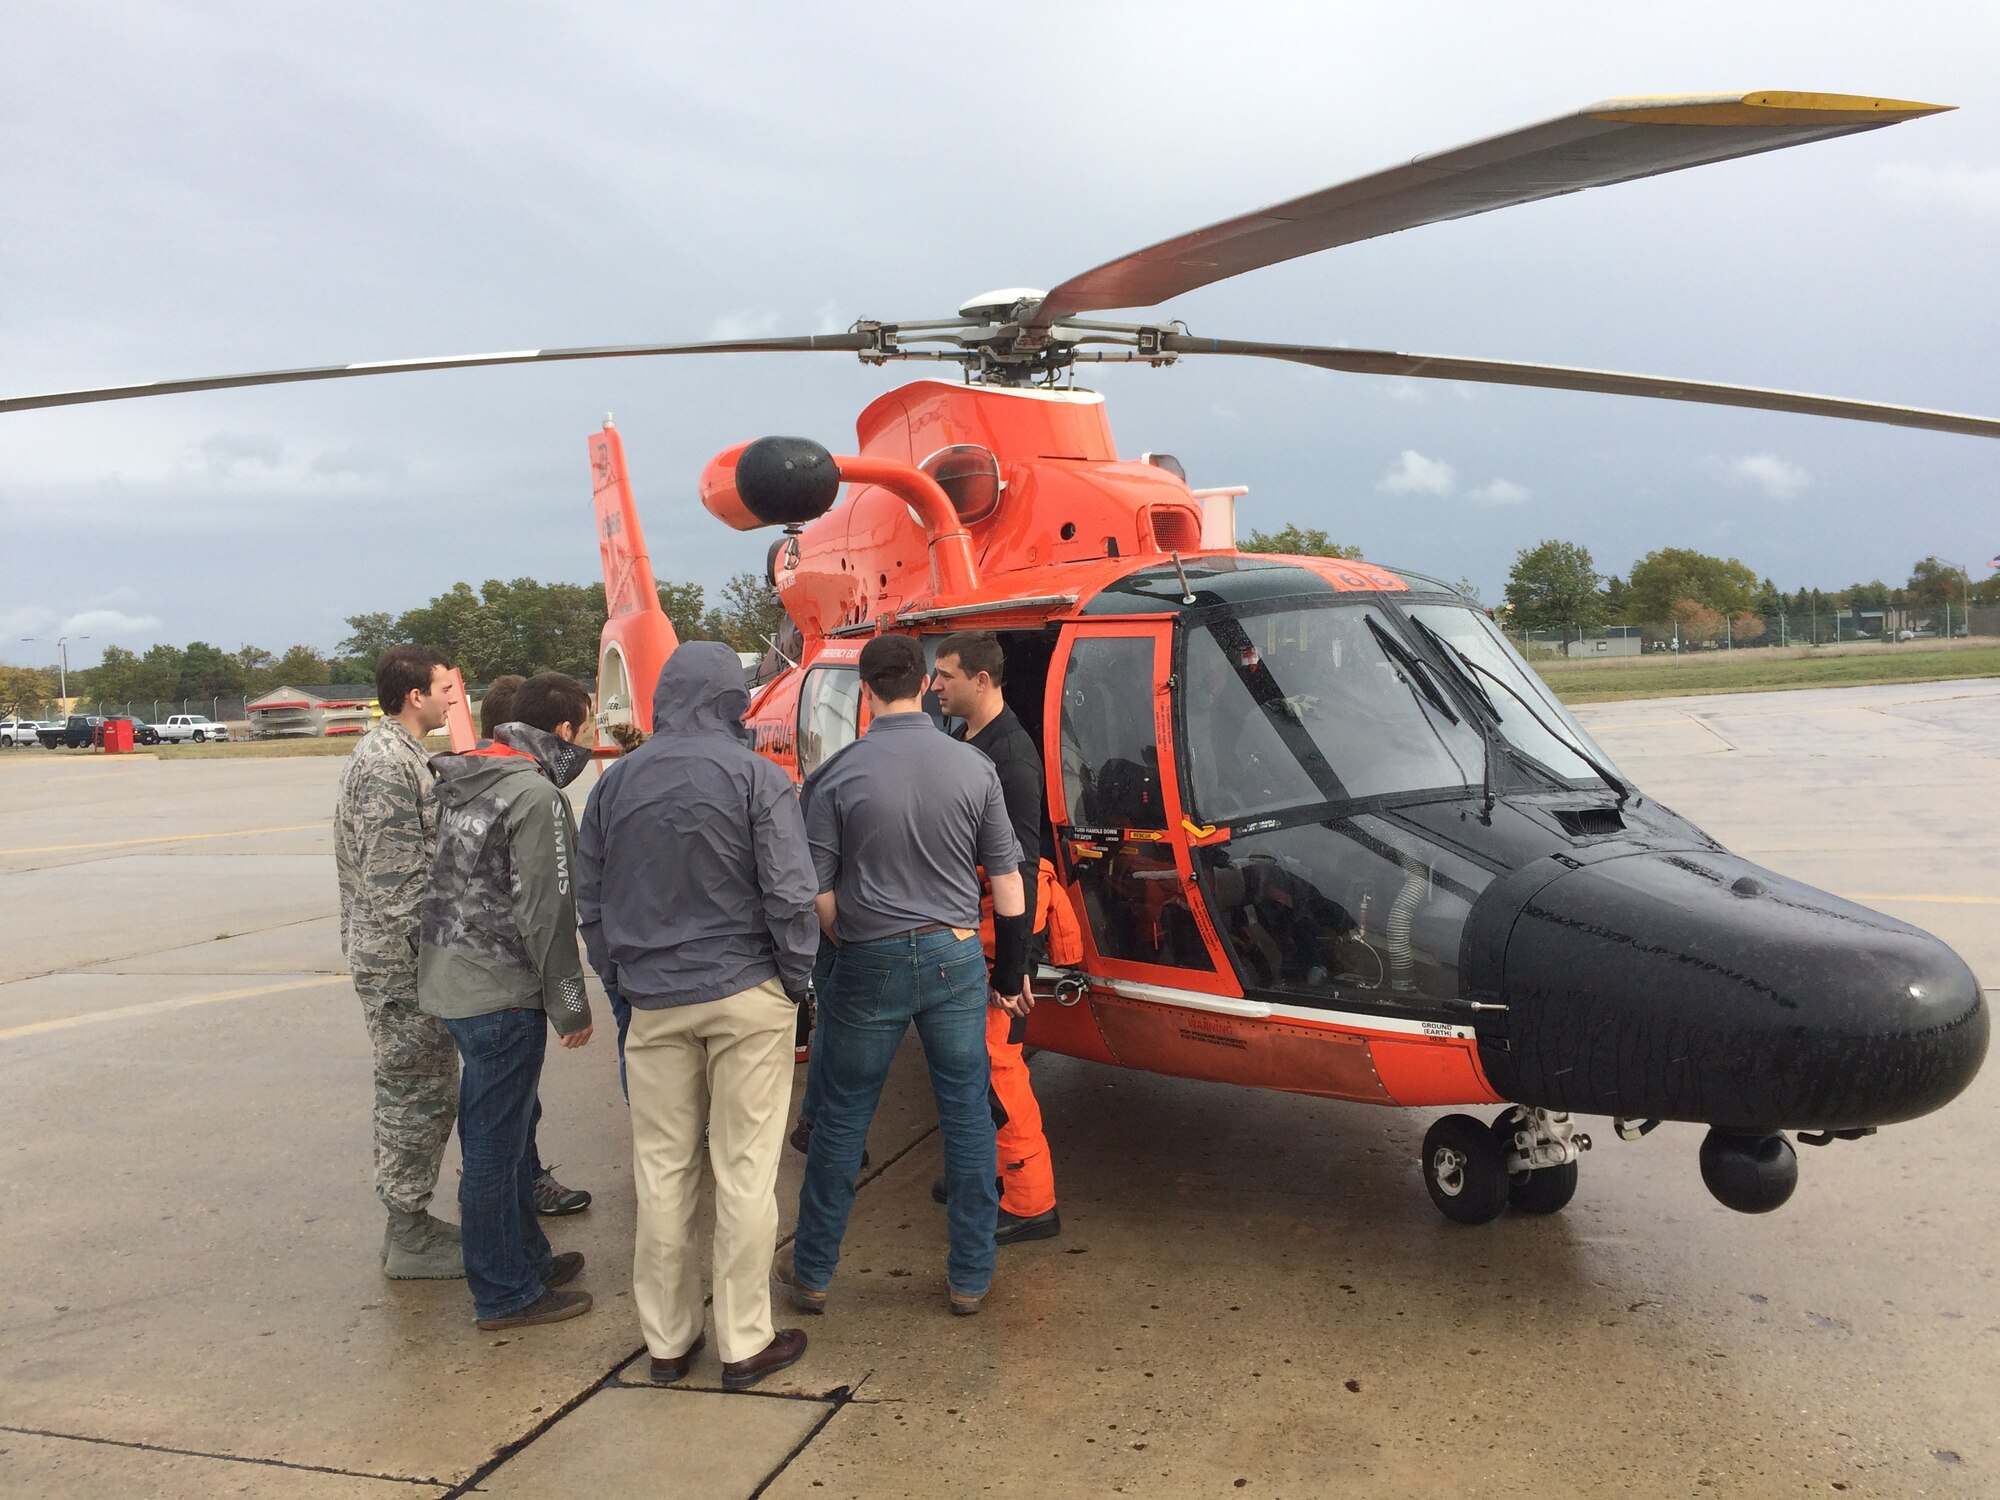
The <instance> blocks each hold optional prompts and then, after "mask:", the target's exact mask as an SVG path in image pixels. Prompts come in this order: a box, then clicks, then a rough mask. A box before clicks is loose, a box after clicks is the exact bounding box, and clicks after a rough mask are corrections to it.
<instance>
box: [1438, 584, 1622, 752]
mask: <svg viewBox="0 0 2000 1500" xmlns="http://www.w3.org/2000/svg"><path fill="white" fill-rule="evenodd" d="M1404 607H1405V608H1406V609H1407V610H1408V611H1409V614H1410V616H1411V618H1412V619H1415V620H1417V621H1418V622H1420V623H1421V624H1423V625H1425V626H1426V627H1428V628H1429V629H1430V630H1432V631H1433V632H1435V633H1436V635H1437V636H1438V638H1439V639H1440V640H1442V641H1443V642H1444V644H1445V645H1446V646H1447V647H1449V648H1450V649H1452V650H1454V651H1459V652H1463V653H1464V655H1465V656H1466V657H1468V658H1470V659H1471V660H1472V661H1473V662H1476V663H1477V664H1478V666H1479V667H1483V668H1484V669H1485V670H1486V671H1487V672H1491V673H1493V674H1494V676H1496V677H1498V678H1499V679H1500V680H1501V682H1504V683H1506V684H1507V685H1508V687H1511V688H1512V689H1513V690H1514V692H1513V693H1509V692H1507V691H1505V690H1504V689H1502V688H1501V687H1499V686H1498V685H1497V684H1495V683H1493V682H1492V681H1490V680H1488V679H1486V678H1485V677H1484V676H1482V675H1481V674H1480V673H1479V672H1477V671H1474V672H1471V673H1470V674H1468V675H1469V677H1470V679H1471V680H1472V682H1473V683H1475V684H1476V685H1477V688H1478V691H1479V693H1480V694H1481V695H1482V696H1483V697H1484V699H1485V701H1486V703H1487V705H1488V706H1489V707H1490V708H1491V709H1492V711H1493V714H1494V716H1495V717H1496V718H1497V719H1498V721H1499V724H1500V732H1501V733H1502V734H1504V735H1505V736H1506V737H1507V741H1508V743H1509V744H1511V745H1513V746H1514V748H1515V749H1517V750H1519V751H1521V752H1522V753H1523V754H1525V755H1527V756H1528V757H1530V758H1531V759H1533V760H1536V761H1539V762H1540V763H1541V764H1542V765H1544V766H1546V767H1548V769H1549V770H1551V771H1553V772H1555V773H1556V775H1558V776H1562V777H1565V778H1567V779H1569V780H1572V781H1593V782H1594V781H1596V779H1597V772H1596V771H1595V770H1593V769H1592V768H1591V766H1590V763H1589V762H1588V761H1586V760H1585V759H1584V758H1583V757H1582V756H1581V755H1578V754H1577V753H1576V750H1573V749H1571V748H1570V747H1569V746H1568V745H1566V744H1564V743H1563V740H1564V739H1570V740H1573V741H1574V742H1575V743H1576V745H1577V746H1578V747H1580V748H1581V749H1583V750H1584V751H1586V752H1587V753H1589V754H1590V755H1592V756H1595V757H1596V758H1597V760H1598V761H1599V762H1600V763H1601V764H1603V765H1606V766H1609V765H1610V764H1611V758H1610V757H1609V756H1608V755H1606V754H1605V753H1604V752H1603V751H1602V750H1600V749H1599V748H1598V747H1597V744H1596V742H1595V741H1593V740H1592V739H1591V738H1590V736H1589V735H1587V734H1585V733H1584V732H1583V726H1582V725H1580V724H1578V723H1577V722H1576V720H1575V719H1573V718H1571V717H1570V716H1569V713H1568V712H1567V711H1566V710H1565V709H1564V708H1563V706H1562V705H1561V704H1560V703H1558V702H1557V701H1556V698H1555V695H1554V694H1553V693H1551V692H1550V691H1549V690H1548V688H1547V686H1546V685H1544V683H1543V682H1542V679H1541V678H1539V677H1537V676H1536V675H1535V674H1534V673H1533V672H1531V671H1529V670H1528V666H1527V664H1526V663H1525V662H1523V661H1522V660H1521V658H1520V657H1519V656H1518V655H1517V654H1515V651H1514V648H1513V647H1512V646H1511V645H1509V644H1508V642H1507V639H1506V637H1505V636H1503V635H1501V634H1500V632H1499V631H1498V630H1496V629H1495V628H1494V625H1493V622H1492V621H1491V620H1489V619H1487V618H1486V616H1485V615H1484V614H1482V613H1481V612H1480V611H1478V610H1476V609H1464V608H1461V607H1459V606H1457V605H1452V604H1411V605H1406V606H1404ZM1514 693H1518V694H1520V696H1521V698H1522V699H1525V700H1527V702H1526V704H1524V703H1522V702H1521V701H1519V700H1517V699H1516V698H1515V697H1514ZM1528 705H1533V707H1534V713H1530V712H1529V711H1528ZM1536 714H1539V715H1540V716H1541V717H1542V719H1543V720H1545V721H1546V722H1547V725H1548V727H1546V728H1545V727H1544V726H1543V725H1542V724H1538V723H1536V722H1535V716H1536ZM1552 729H1553V730H1556V731H1559V733H1551V730H1552Z"/></svg>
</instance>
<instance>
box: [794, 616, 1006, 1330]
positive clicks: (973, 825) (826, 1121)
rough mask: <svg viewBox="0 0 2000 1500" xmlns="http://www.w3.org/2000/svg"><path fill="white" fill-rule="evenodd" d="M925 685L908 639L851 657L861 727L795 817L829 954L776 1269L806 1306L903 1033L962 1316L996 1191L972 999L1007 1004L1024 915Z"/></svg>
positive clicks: (814, 1295) (991, 791)
mask: <svg viewBox="0 0 2000 1500" xmlns="http://www.w3.org/2000/svg"><path fill="white" fill-rule="evenodd" d="M926 675H927V674H926V672H925V668H924V654H923V648H922V647H920V646H919V645H918V644H917V643H916V642H915V641H914V640H912V639H910V638H909V637H908V636H900V635H885V636H878V637H876V638H875V639H874V640H872V641H870V642H869V643H868V644H867V645H866V646H864V647H863V648H862V651H861V681H862V684H863V687H864V689H865V690H866V692H867V694H868V706H869V709H870V711H871V713H872V714H873V716H874V721H873V722H872V723H871V724H870V725H869V727H868V733H867V734H866V735H864V736H863V737H862V738H861V739H859V740H857V741H856V742H855V743H854V744H852V745H850V746H849V747H848V748H847V749H845V750H843V751H842V752H841V753H840V754H839V755H838V756H836V757H835V758H834V759H833V760H832V761H830V762H829V763H828V764H827V765H826V766H825V768H824V769H823V770H822V771H821V772H820V773H819V774H818V776H816V777H815V780H814V787H813V796H812V799H811V804H810V806H809V807H808V808H807V812H806V837H807V839H808V841H809V842H810V843H811V845H812V854H813V864H814V866H815V869H816V872H817V874H818V876H819V888H820V896H819V901H818V906H819V919H820V925H821V926H822V928H824V929H825V931H826V932H828V933H829V934H830V935H831V936H832V937H833V939H834V940H835V942H837V943H838V944H839V951H838V954H837V956H836V958H835V960H834V971H833V985H832V995H831V997H830V999H829V1003H828V1004H827V1005H826V1006H824V1007H823V1008H822V1012H821V1028H822V1031H821V1036H820V1038H819V1039H818V1040H817V1041H816V1042H815V1043H814V1048H815V1051H816V1052H817V1051H818V1049H820V1048H825V1049H826V1050H825V1055H824V1057H822V1058H819V1059H818V1062H819V1064H820V1066H821V1068H822V1074H821V1079H820V1083H821V1095H820V1099H819V1101H818V1115H817V1117H816V1118H815V1120H814V1122H813V1125H814V1129H813V1133H812V1145H811V1148H810V1150H809V1151H808V1152H807V1155H806V1176H805V1184H804V1186H803V1187H802V1188H801V1189H800V1192H799V1225H798V1237H797V1239H796V1240H794V1242H793V1245H792V1252H791V1254H790V1255H789V1256H783V1257H780V1259H779V1262H778V1274H779V1277H780V1279H782V1280H784V1281H785V1282H787V1283H788V1284H789V1285H790V1286H791V1288H792V1300H793V1302H794V1303H795V1304H796V1305H797V1306H798V1307H799V1308H801V1309H802V1310H804V1311H807V1312H819V1311H821V1310H823V1309H824V1307H825V1306H826V1298H827V1288H828V1287H829V1286H830V1285H831V1284H832V1281H833V1273H834V1268H835V1267H836V1265H838V1263H839V1260H840V1242H841V1240H842V1238H843V1237H844V1236H845V1235H846V1233H847V1217H848V1214H849V1212H850V1211H851V1210H852V1209H853V1206H854V1180H855V1176H856V1174H857V1173H858V1172H859V1171H860V1168H861V1149H862V1145H863V1143H864V1142H865V1141H866V1140H867V1138H868V1125H869V1122H870V1121H871V1120H872V1119H873V1118H874V1115H875V1106H876V1103H877V1102H878V1101H879V1100H880V1098H881V1096H882V1081H883V1079H884V1078H885V1077H886V1076H887V1074H888V1071H889V1062H890V1060H891V1059H892V1058H893V1057H894V1056H895V1053H896V1047H897V1045H898V1044H899V1043H900V1042H901V1041H902V1039H903V1034H904V1032H905V1031H907V1030H908V1029H909V1027H910V1026H911V1024H912V1023H914V1024H915V1026H916V1028H917V1035H918V1036H919V1037H920V1038H921V1039H922V1041H923V1044H924V1061H925V1063H926V1064H927V1065H928V1066H929V1068H930V1077H931V1092H932V1094H933V1096H934V1097H935V1098H936V1100H937V1108H938V1122H939V1125H940V1127H941V1130H942V1133H943V1136H944V1156H945V1178H946V1181H947V1182H948V1184H949V1186H950V1202H949V1204H948V1205H947V1211H946V1219H947V1222H948V1225H949V1230H950V1236H951V1249H950V1254H949V1255H948V1256H947V1258H946V1261H945V1273H946V1281H947V1283H948V1290H949V1294H950V1297H949V1300H950V1305H951V1310H952V1311H953V1312H954V1313H958V1314H961V1315H965V1314H971V1313H976V1312H978V1311H979V1306H980V1302H981V1300H982V1299H983V1298H984V1297H985V1295H986V1291H987V1288H988V1286H989V1285H990V1284H991V1282H992V1280H993V1227H994V1222H995V1218H996V1215H997V1212H998V1209H999V1197H998V1195H997V1193H996V1192H995V1190H994V1186H993V1178H994V1167H995V1155H994V1145H993V1116H992V1113H991V1111H990V1110H989V1109H988V1108H987V1103H986V1085H987V1068H988V1063H987V1055H986V1006H987V1003H988V1001H989V1000H992V1001H993V1002H995V1003H1006V1004H1010V1005H1011V1004H1015V1003H1018V1001H1017V997H1018V996H1019V994H1020V992H1021V988H1022V984H1023V980H1024V977H1025V968H1026V963H1027V947H1028V937H1029V919H1028V918H1027V916H1026V915H1025V912H1026V904H1025V901H1024V899H1023V892H1022V888H1021V874H1020V869H1019V865H1020V851H1019V848H1018V846H1017V845H1016V844H1015V841H1014V831H1013V827H1012V824H1011V822H1010V821H1009V819H1008V816H1007V804H1006V801H1005V799H1004V798H1003V797H1002V795H1001V792H1000V778H999V776H998V775H996V774H995V772H994V770H993V763H992V762H991V761H990V760H988V759H987V758H986V757H985V756H984V755H981V754H980V753H979V752H978V751H977V750H974V749H973V748H972V747H971V746H969V745H963V744H960V743H959V742H958V741H956V740H954V739H952V738H951V737H950V736H949V735H947V734H945V733H944V732H943V731H941V730H940V729H938V727H937V726H936V725H935V724H933V723H932V722H931V720H930V718H929V716H928V715H926V714H925V713H924V711H923V707H922V701H921V700H922V694H923V690H924V681H925V677H926ZM982 865H983V866H984V867H985V868H986V869H987V870H988V871H989V872H991V877H992V887H993V910H994V913H995V917H994V927H995V943H994V960H993V969H992V972H991V975H990V976H989V974H988V971H987V967H986V955H985V953H984V952H983V951H982V950H981V948H980V944H979V933H978V928H979V894H980V888H979V867H980V866H982Z"/></svg>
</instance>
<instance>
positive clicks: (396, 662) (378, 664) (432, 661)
mask: <svg viewBox="0 0 2000 1500" xmlns="http://www.w3.org/2000/svg"><path fill="white" fill-rule="evenodd" d="M450 665H451V663H450V662H448V661H446V660H445V659H444V653H443V652H442V651H440V650H438V649H437V648H436V647H435V646H391V647H390V648H389V649H388V650H387V651H384V652H383V653H382V654H381V655H380V656H378V657H377V658H376V659H375V702H376V704H377V705H378V706H379V707H380V708H381V710H382V712H383V713H385V714H388V715H390V716H391V717H392V718H393V717H394V716H395V715H397V714H399V713H401V712H402V711H403V708H404V706H405V705H406V704H407V702H408V701H409V697H410V694H412V693H428V692H429V691H430V690H431V677H432V676H433V674H435V673H436V671H437V669H438V668H439V667H448V666H450Z"/></svg>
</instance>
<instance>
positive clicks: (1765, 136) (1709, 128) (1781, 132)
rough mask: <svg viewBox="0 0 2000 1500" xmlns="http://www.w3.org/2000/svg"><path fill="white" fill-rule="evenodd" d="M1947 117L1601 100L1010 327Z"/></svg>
mask: <svg viewBox="0 0 2000 1500" xmlns="http://www.w3.org/2000/svg"><path fill="white" fill-rule="evenodd" d="M1953 107H1954V106H1952V105H1948V104H1919V103H1915V102H1913V101H1909V100H1902V99H1871V98H1866V97H1862V96H1858V95H1852V94H1806V93H1792V92H1783V91H1771V90H1762V91H1759V92H1756V93H1749V94H1708V95H1691V96H1686V97H1679V98H1650V99H1646V98H1641V99H1607V100H1605V101H1603V102H1602V103H1598V104H1592V105H1588V106H1586V107H1585V108H1583V109H1580V110H1578V111H1577V112H1576V113H1575V114H1571V115H1564V116H1562V117H1560V118H1558V119H1554V120H1548V121H1545V122H1544V123H1542V124H1539V125H1529V126H1526V127H1524V128H1523V129H1520V130H1512V131H1508V132H1506V133H1505V134H1502V135H1496V136H1491V137H1489V138H1488V139H1486V140H1483V141H1475V142H1473V143H1472V144H1471V145H1467V146H1459V147H1457V148H1455V149H1453V150H1450V151H1441V152H1438V153H1437V154H1435V155H1432V156H1420V157H1418V158H1416V160H1414V161H1411V162H1409V163H1406V164H1405V165H1402V166H1396V167H1390V168H1388V169H1387V170H1386V171H1382V172H1376V173H1373V174H1372V175H1370V176H1367V177H1358V178H1355V179H1354V180H1353V181H1351V182H1344V183H1340V184H1337V185H1336V186H1333V187H1329V188H1322V189H1320V190H1319V191H1318V192H1314V193H1308V194H1306V195H1305V196H1303V197H1299V198H1293V199H1291V200H1289V201H1288V202H1284V203H1278V204H1274V205H1272V206H1271V207H1269V208H1262V209H1258V210H1257V211H1256V212H1254V213H1248V214H1243V215H1240V216H1239V217H1237V218H1233V219H1225V220H1223V221H1222V222H1221V223H1219V224H1210V225H1209V226H1207V227H1206V228H1204V229H1196V230H1193V231H1191V232H1190V233H1187V234H1182V235H1177V236H1175V237H1174V238H1173V239H1170V240H1162V241H1161V242H1160V243H1159V244H1157V245H1151V246H1148V247H1147V248H1146V249H1144V250H1136V251H1134V252H1133V253H1131V254H1130V255H1125V256H1121V257H1119V258H1118V259H1117V260H1114V261H1108V262H1106V263H1105V264H1104V265H1101V266H1098V267H1097V268H1096V269H1095V270H1090V271H1085V272H1084V273H1083V274H1082V275H1080V276H1074V277H1071V278H1070V279H1069V280H1068V281H1065V282H1063V283H1062V284H1061V285H1059V286H1057V287H1055V288H1054V289H1053V290H1052V291H1050V292H1048V293H1047V294H1045V295H1044V296H1043V298H1042V300H1041V301H1040V302H1038V303H1037V304H1035V306H1034V307H1033V308H1032V309H1031V310H1029V311H1028V312H1027V314H1026V315H1025V316H1024V317H1023V318H1022V319H1021V326H1022V327H1024V328H1028V329H1044V328H1048V327H1050V326H1051V325H1053V324H1055V323H1056V322H1058V321H1060V320H1062V319H1063V318H1067V317H1070V316H1073V315H1074V314H1076V313H1081V312H1098V311H1104V310H1106V309H1110V308H1122V307H1153V306H1157V305H1158V304H1160V303H1162V302H1166V301H1168V300H1170V299H1171V298H1174V297H1177V296H1179V295H1180V294H1182V293H1183V292H1191V291H1193V290H1194V289H1195V288H1196V287H1203V286H1207V285H1209V284H1210V283H1211V282H1216V281H1222V280H1226V279H1227V278H1229V277H1231V276H1241V275H1242V274H1243V273H1244V272H1246V271H1255V270H1258V269H1259V268H1261V267H1263V266H1270V265H1276V264H1278V263H1279V262H1280V261H1287V260H1293V259H1295V258H1297V257H1298V256H1301V255H1311V254H1313V253H1314V252H1316V251H1320V250H1331V249H1333V248H1334V247H1335V246H1337V245H1351V244H1353V243H1355V242H1356V241H1358V240H1366V239H1374V238H1375V237H1377V236H1379V235H1385V234H1394V233H1396V232H1397V231H1398V230H1402V229H1413V228H1415V227H1417V226H1418V225H1420V224H1436V223H1440V222H1443V221H1445V220H1448V219H1462V218H1467V217H1469V216H1471V215H1473V214H1481V213H1486V212H1488V211H1489V210H1492V209H1496V208H1510V207H1512V206H1513V205H1515V204H1517V203H1533V202H1536V201H1538V200H1540V199H1543V198H1554V197H1558V196H1560V195H1562V194H1564V193H1574V192H1580V191H1581V190H1582V189H1584V188H1592V187H1605V186H1608V185H1610V184H1612V183H1618V182H1631V181H1634V180H1636V179H1638V178H1641V177H1652V176H1656V175H1658V174H1660V173H1662V172H1676V171H1679V170H1680V169H1682V168H1683V167H1698V166H1705V165H1707V164H1708V163H1710V162H1718V161H1727V160H1730V159H1731V158H1734V157H1739V156H1754V155H1756V154H1758V153H1759V152H1764V151H1776V150H1778V149H1780V148H1781V147H1785V146H1799V145H1804V144H1805V143H1807V142H1809V141H1820V140H1827V139H1830V138H1832V137H1834V136H1841V135H1850V134H1853V133H1854V132H1856V131H1860V130H1877V129H1880V128H1881V127H1882V126H1884V125H1894V124H1898V123H1900V122H1901V121H1904V120H1913V119H1918V118H1920V117H1922V116H1924V115H1931V114H1937V113H1939V112H1940V111H1943V110H1948V109H1951V108H1953Z"/></svg>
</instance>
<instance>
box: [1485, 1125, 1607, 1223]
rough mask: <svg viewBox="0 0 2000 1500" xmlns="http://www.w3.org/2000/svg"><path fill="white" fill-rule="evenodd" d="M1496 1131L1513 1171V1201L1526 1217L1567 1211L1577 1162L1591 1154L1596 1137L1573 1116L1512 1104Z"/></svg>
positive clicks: (1510, 1195)
mask: <svg viewBox="0 0 2000 1500" xmlns="http://www.w3.org/2000/svg"><path fill="white" fill-rule="evenodd" d="M1492 1131H1493V1140H1494V1143H1495V1144H1496V1145H1497V1146H1498V1147H1499V1148H1500V1154H1501V1157H1502V1158H1503V1160H1505V1162H1506V1163H1507V1165H1508V1167H1509V1168H1510V1170H1509V1171H1508V1173H1507V1201H1508V1202H1509V1203H1510V1204H1511V1205H1512V1206H1513V1207H1514V1208H1517V1209H1519V1210H1520V1211H1521V1212H1522V1213H1524V1214H1552V1213H1557V1212H1560V1211H1561V1210H1562V1209H1564V1208H1567V1207H1568V1206H1569V1200H1570V1199H1572V1198H1574V1197H1575V1196H1576V1162H1577V1157H1578V1156H1580V1155H1581V1154H1582V1153H1583V1152H1585V1151H1588V1150H1589V1149H1590V1137H1589V1136H1587V1135H1584V1134H1583V1133H1582V1132H1581V1131H1579V1130H1578V1129H1577V1128H1576V1125H1575V1122H1574V1121H1572V1120H1571V1119H1570V1117H1569V1115H1568V1114H1567V1113H1566V1112H1559V1111H1555V1110H1547V1109H1529V1108H1527V1107H1526V1106H1525V1105H1520V1104H1515V1105H1510V1106H1509V1107H1508V1108H1506V1109H1503V1110H1502V1111H1501V1112H1500V1114H1499V1115H1498V1117H1497V1118H1495V1120H1494V1121H1493V1125H1492Z"/></svg>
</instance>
